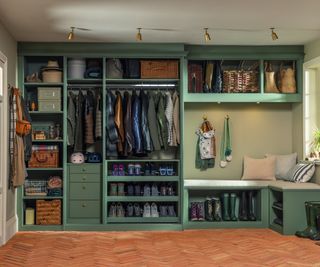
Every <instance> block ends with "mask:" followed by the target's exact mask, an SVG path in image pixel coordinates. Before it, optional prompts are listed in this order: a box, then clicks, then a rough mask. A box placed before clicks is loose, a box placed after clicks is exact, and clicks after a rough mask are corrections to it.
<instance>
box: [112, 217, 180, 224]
mask: <svg viewBox="0 0 320 267" xmlns="http://www.w3.org/2000/svg"><path fill="white" fill-rule="evenodd" d="M107 221H108V223H178V222H179V217H108V218H107Z"/></svg>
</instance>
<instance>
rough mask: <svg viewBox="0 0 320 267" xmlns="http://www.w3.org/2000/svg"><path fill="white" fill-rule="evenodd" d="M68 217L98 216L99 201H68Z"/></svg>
mask: <svg viewBox="0 0 320 267" xmlns="http://www.w3.org/2000/svg"><path fill="white" fill-rule="evenodd" d="M69 217H70V218H99V217H100V201H90V200H83V201H70V202H69Z"/></svg>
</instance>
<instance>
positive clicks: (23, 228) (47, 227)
mask: <svg viewBox="0 0 320 267" xmlns="http://www.w3.org/2000/svg"><path fill="white" fill-rule="evenodd" d="M19 230H20V231H62V230H63V226H62V225H22V226H21V227H20V228H19Z"/></svg>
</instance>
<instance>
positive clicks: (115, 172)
mask: <svg viewBox="0 0 320 267" xmlns="http://www.w3.org/2000/svg"><path fill="white" fill-rule="evenodd" d="M125 175H126V174H125V169H124V164H122V163H121V164H112V176H125Z"/></svg>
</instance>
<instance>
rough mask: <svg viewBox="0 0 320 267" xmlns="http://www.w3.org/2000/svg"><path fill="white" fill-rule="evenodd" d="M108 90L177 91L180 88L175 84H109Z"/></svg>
mask: <svg viewBox="0 0 320 267" xmlns="http://www.w3.org/2000/svg"><path fill="white" fill-rule="evenodd" d="M106 87H107V88H116V89H148V90H149V89H154V90H158V89H162V88H163V89H172V90H173V89H175V88H177V87H178V86H177V85H175V84H107V85H106Z"/></svg>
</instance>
